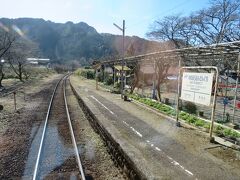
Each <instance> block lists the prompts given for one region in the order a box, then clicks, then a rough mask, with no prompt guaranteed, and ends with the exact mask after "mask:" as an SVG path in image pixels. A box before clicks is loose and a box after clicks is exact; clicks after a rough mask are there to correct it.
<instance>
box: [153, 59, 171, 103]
mask: <svg viewBox="0 0 240 180" xmlns="http://www.w3.org/2000/svg"><path fill="white" fill-rule="evenodd" d="M172 66H173V61H171V60H169V59H165V58H161V59H160V60H158V61H157V62H156V89H157V93H158V100H159V101H162V98H161V87H162V85H163V84H164V83H166V82H167V76H168V71H169V68H170V67H172Z"/></svg>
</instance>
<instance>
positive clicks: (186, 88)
mask: <svg viewBox="0 0 240 180" xmlns="http://www.w3.org/2000/svg"><path fill="white" fill-rule="evenodd" d="M186 69H210V70H215V73H214V72H211V73H197V72H183V70H186ZM179 75H180V76H181V77H182V86H181V92H178V99H177V102H178V101H179V96H180V94H181V96H180V99H182V100H184V101H190V102H193V103H197V104H201V105H205V106H209V107H212V113H211V126H210V132H209V134H210V142H214V138H213V136H212V133H213V126H214V115H215V108H216V95H217V86H218V68H217V67H215V66H193V67H182V68H181V71H180V73H179ZM214 75H215V83H214V95H213V100H212V101H211V99H212V98H211V97H212V92H213V91H212V88H213V82H214ZM181 77H179V82H178V84H180V79H181ZM179 89H180V88H179ZM178 106H179V103H177V112H176V113H177V115H176V121H177V122H178V113H179V112H178V109H179V107H178Z"/></svg>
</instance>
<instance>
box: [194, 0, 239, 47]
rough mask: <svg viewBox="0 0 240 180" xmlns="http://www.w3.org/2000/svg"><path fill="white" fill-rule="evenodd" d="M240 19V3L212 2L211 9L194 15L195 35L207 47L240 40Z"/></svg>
mask: <svg viewBox="0 0 240 180" xmlns="http://www.w3.org/2000/svg"><path fill="white" fill-rule="evenodd" d="M239 19H240V1H238V0H212V1H211V6H210V7H209V8H207V9H203V10H201V11H199V12H197V13H196V14H195V15H193V17H192V21H193V23H192V25H193V27H192V29H193V33H194V35H195V36H196V37H197V39H198V40H199V43H200V44H205V45H207V44H213V43H221V42H228V41H234V40H239V39H237V38H239V31H240V30H239V28H238V26H239ZM237 36H238V37H237Z"/></svg>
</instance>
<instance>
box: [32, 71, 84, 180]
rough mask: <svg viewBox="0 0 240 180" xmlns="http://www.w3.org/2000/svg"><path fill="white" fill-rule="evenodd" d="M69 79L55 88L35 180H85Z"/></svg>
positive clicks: (61, 81)
mask: <svg viewBox="0 0 240 180" xmlns="http://www.w3.org/2000/svg"><path fill="white" fill-rule="evenodd" d="M68 76H69V75H66V76H64V77H63V78H62V79H61V80H60V81H59V82H58V83H57V85H56V86H55V88H54V91H53V94H52V97H51V100H50V103H49V106H48V111H47V115H46V118H45V122H44V127H43V131H42V136H41V141H40V143H39V149H38V154H37V159H36V163H35V167H34V173H33V178H32V179H33V180H35V179H72V178H74V179H82V180H85V173H84V170H83V166H82V163H81V159H80V156H79V153H78V148H77V144H76V140H75V136H74V132H73V127H72V124H71V119H70V115H69V110H68V105H67V98H66V80H67V78H68Z"/></svg>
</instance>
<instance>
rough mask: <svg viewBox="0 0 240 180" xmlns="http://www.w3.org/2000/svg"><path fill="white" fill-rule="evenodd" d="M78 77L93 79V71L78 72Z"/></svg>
mask: <svg viewBox="0 0 240 180" xmlns="http://www.w3.org/2000/svg"><path fill="white" fill-rule="evenodd" d="M80 76H82V77H85V78H87V79H94V78H95V74H94V71H92V70H82V71H80Z"/></svg>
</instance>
